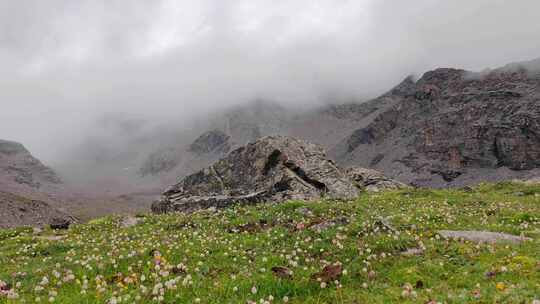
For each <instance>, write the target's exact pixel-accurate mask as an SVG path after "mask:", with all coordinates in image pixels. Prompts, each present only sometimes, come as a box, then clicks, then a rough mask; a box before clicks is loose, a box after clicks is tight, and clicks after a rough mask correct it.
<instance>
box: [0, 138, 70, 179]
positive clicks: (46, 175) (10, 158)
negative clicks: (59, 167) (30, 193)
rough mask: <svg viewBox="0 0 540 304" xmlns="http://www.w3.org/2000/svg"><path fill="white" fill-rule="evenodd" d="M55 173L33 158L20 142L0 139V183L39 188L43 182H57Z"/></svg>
mask: <svg viewBox="0 0 540 304" xmlns="http://www.w3.org/2000/svg"><path fill="white" fill-rule="evenodd" d="M59 183H61V180H60V178H59V177H58V175H56V173H55V172H54V171H53V170H52V169H50V168H48V167H46V166H45V165H43V164H42V163H41V162H40V161H39V160H38V159H36V158H34V157H33V156H32V155H31V154H30V152H28V150H26V148H24V146H23V145H21V144H20V143H16V142H12V141H6V140H0V185H1V186H3V187H4V189H5V188H8V187H9V186H13V185H15V186H27V187H30V188H33V189H40V188H41V187H42V186H43V185H45V184H59Z"/></svg>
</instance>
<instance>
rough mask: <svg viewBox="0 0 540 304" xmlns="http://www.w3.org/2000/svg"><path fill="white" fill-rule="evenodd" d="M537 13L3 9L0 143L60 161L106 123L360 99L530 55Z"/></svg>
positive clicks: (312, 5)
mask: <svg viewBox="0 0 540 304" xmlns="http://www.w3.org/2000/svg"><path fill="white" fill-rule="evenodd" d="M539 10H540V3H539V2H538V1H535V0H524V1H493V0H475V1H428V0H415V1H407V2H406V3H405V2H403V3H401V2H400V3H397V2H396V1H374V0H360V1H331V0H323V1H307V0H300V1H292V2H291V1H282V0H279V1H263V0H255V1H253V0H249V1H248V0H241V1H215V0H203V1H171V0H160V1H152V2H146V1H135V2H133V1H121V0H116V1H104V0H98V1H77V2H73V1H65V0H55V1H47V2H43V1H35V0H22V1H3V2H2V3H1V4H0V65H1V66H2V70H1V71H0V84H1V89H0V100H1V103H2V111H0V130H1V134H0V136H1V137H3V138H7V137H9V138H12V139H13V140H16V141H19V142H24V143H25V145H27V146H28V147H29V149H30V150H31V151H33V153H35V154H36V155H37V156H38V157H40V158H41V159H43V160H44V161H47V162H55V163H56V162H58V161H59V158H60V157H61V156H60V155H64V153H61V152H65V151H59V150H69V149H72V148H73V147H72V145H71V143H76V142H80V140H81V138H82V137H86V136H92V135H94V134H93V133H92V132H93V131H94V130H93V128H92V125H93V122H94V121H96V120H98V119H99V118H100V117H103V115H104V114H105V113H122V114H124V115H126V116H127V117H137V120H138V119H140V120H145V121H150V122H156V121H167V122H172V123H176V124H182V125H184V126H185V125H189V123H191V122H192V121H193V120H195V119H194V118H200V117H204V115H206V114H207V113H208V112H215V111H219V110H221V109H224V108H228V107H230V106H235V105H241V104H244V103H246V102H248V101H250V100H254V99H258V98H262V99H269V100H277V101H279V102H280V103H282V104H285V105H289V106H294V107H300V108H313V107H314V105H320V104H321V103H324V102H333V100H332V99H333V97H332V96H339V98H343V99H353V100H354V99H356V100H365V99H367V98H368V97H373V96H375V95H378V94H380V93H382V92H384V91H385V90H386V89H387V88H389V87H391V86H392V85H394V84H396V83H398V82H399V80H401V79H403V77H405V76H406V75H409V74H420V73H422V72H423V71H425V70H430V69H434V68H437V67H441V66H443V67H444V66H448V67H456V68H463V69H467V70H481V69H484V68H487V67H492V68H494V67H498V66H502V65H504V64H506V63H508V62H517V61H523V60H527V59H531V58H537V57H538V56H539V54H540V42H538V39H537V37H538V33H540V23H539V22H538V15H537V12H538V11H539ZM329 96H330V98H329ZM105 123H106V122H105ZM130 123H131V122H130ZM132 123H135V125H133V126H131V125H129V126H128V125H126V126H125V127H127V128H132V127H135V128H137V127H138V125H137V122H132Z"/></svg>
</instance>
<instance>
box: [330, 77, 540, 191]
mask: <svg viewBox="0 0 540 304" xmlns="http://www.w3.org/2000/svg"><path fill="white" fill-rule="evenodd" d="M538 80H539V78H538V77H535V76H533V75H531V74H530V73H527V71H525V70H523V69H495V70H491V71H489V72H487V73H473V72H468V71H464V70H458V69H447V68H441V69H436V70H433V71H429V72H427V73H425V74H424V75H423V76H422V77H421V78H420V79H419V80H418V81H416V82H412V81H405V82H404V83H403V84H402V86H403V87H404V88H405V89H404V90H401V91H400V90H398V91H396V90H393V91H390V92H388V93H387V94H385V95H383V96H381V97H379V98H376V99H375V100H372V101H368V102H366V104H369V103H381V102H384V101H387V100H391V101H393V103H392V106H391V107H387V108H385V109H384V110H383V111H382V112H380V113H378V114H377V115H376V117H374V118H373V119H372V121H370V122H367V123H366V125H365V126H362V127H361V128H358V129H356V130H354V131H352V132H351V134H350V136H348V137H347V138H345V139H344V140H343V141H342V143H340V144H339V145H337V146H336V147H335V148H333V149H332V150H331V152H332V153H333V154H334V155H336V157H335V158H336V159H337V160H338V161H339V162H340V164H341V165H344V166H346V165H355V166H356V165H360V166H368V165H370V164H371V166H372V167H374V168H375V169H377V170H380V171H382V172H385V173H386V174H392V175H391V176H392V177H393V178H399V179H400V180H402V181H405V182H407V183H409V184H415V185H418V186H427V187H431V186H437V187H441V186H464V185H470V184H475V183H478V182H480V181H501V180H509V179H512V178H521V177H523V176H526V175H529V174H528V173H527V172H533V171H537V172H538V169H539V168H540V136H538V134H540V123H539V122H540V103H539V102H538V100H539V97H540V82H539V81H538Z"/></svg>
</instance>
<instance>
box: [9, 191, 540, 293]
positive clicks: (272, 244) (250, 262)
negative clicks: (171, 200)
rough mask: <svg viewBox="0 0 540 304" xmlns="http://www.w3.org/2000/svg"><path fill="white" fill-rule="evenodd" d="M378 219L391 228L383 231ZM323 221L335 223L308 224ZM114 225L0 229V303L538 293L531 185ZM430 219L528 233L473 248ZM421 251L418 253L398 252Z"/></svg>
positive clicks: (538, 225)
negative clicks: (521, 239)
mask: <svg viewBox="0 0 540 304" xmlns="http://www.w3.org/2000/svg"><path fill="white" fill-rule="evenodd" d="M306 209H308V210H309V212H306ZM381 218H384V219H386V221H385V222H388V223H390V224H391V226H392V227H393V228H394V229H395V231H389V230H387V229H385V228H384V225H381ZM329 221H334V222H336V224H335V225H334V226H331V227H328V228H326V229H322V230H320V231H317V230H315V229H312V228H309V226H310V225H313V224H315V223H320V222H322V223H325V222H329ZM119 223H120V219H119V218H117V217H107V218H102V219H97V220H94V221H91V222H89V223H88V224H81V225H75V226H72V227H71V228H70V229H69V230H68V231H66V232H59V233H64V234H65V235H66V237H65V238H63V239H60V240H44V239H39V238H38V237H37V236H35V235H34V234H33V233H32V230H31V229H29V228H26V229H13V230H4V231H0V280H2V281H4V282H5V283H7V284H8V286H9V288H13V290H14V292H15V293H16V295H17V296H18V298H16V299H8V297H7V296H6V295H3V296H2V295H0V303H23V302H25V303H35V302H37V301H38V299H39V300H40V302H42V303H49V301H50V300H53V302H54V303H158V302H159V301H161V303H196V302H197V301H200V303H247V302H248V301H254V302H257V303H261V302H262V303H264V301H268V302H269V303H283V302H284V301H283V299H284V298H285V297H286V298H288V303H437V302H441V303H531V302H532V301H533V300H534V299H535V297H536V298H540V233H539V231H540V186H538V185H537V186H534V185H524V184H511V183H503V184H494V185H493V184H489V185H488V184H485V185H480V186H478V187H476V188H473V189H472V190H468V191H460V190H425V189H417V190H402V191H392V192H385V193H380V194H364V195H362V196H361V197H360V198H359V199H358V200H357V201H351V202H337V201H321V202H313V203H304V202H298V201H291V202H286V203H282V204H265V205H259V206H249V207H246V206H236V207H232V208H229V209H225V210H221V211H217V212H212V211H202V212H197V213H195V214H192V215H182V214H176V215H160V216H156V215H146V216H144V217H142V221H141V223H140V224H138V225H136V226H133V227H129V228H120V225H119ZM302 226H305V227H304V228H303V227H302ZM439 229H455V230H474V229H477V230H490V231H496V232H507V233H512V234H518V235H519V234H524V235H528V236H530V237H532V238H533V240H532V241H530V242H526V243H523V244H519V245H512V244H496V245H495V244H474V243H469V242H463V241H456V240H444V239H442V238H440V237H439V236H438V234H437V230H439ZM43 234H44V235H52V234H54V232H53V231H45V232H44V233H43ZM422 247H423V248H424V251H423V254H421V255H415V256H405V255H403V254H402V252H403V251H405V250H407V249H411V248H422ZM334 263H341V264H342V267H343V269H344V270H345V271H344V273H343V274H342V275H341V276H340V277H339V278H337V280H335V281H329V282H328V283H327V284H326V286H325V288H322V286H321V285H324V284H321V282H319V281H317V280H316V279H313V278H312V277H313V274H314V273H317V272H320V271H321V270H322V269H323V267H324V266H326V265H329V264H334ZM275 266H284V267H287V268H289V269H290V270H292V271H293V275H292V278H291V279H286V278H279V277H277V276H276V275H275V274H273V272H272V271H271V268H272V267H275ZM44 277H45V278H46V280H45V281H44V279H43V278H44ZM143 278H144V279H143ZM45 283H46V284H45ZM255 289H256V292H255ZM113 299H115V300H116V302H114V300H113ZM261 299H262V300H261ZM430 301H432V302H430Z"/></svg>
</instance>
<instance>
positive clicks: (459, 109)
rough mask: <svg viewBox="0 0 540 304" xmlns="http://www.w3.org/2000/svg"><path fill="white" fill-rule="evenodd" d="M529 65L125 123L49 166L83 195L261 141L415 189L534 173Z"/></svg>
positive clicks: (157, 187) (164, 179) (192, 167)
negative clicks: (347, 96)
mask: <svg viewBox="0 0 540 304" xmlns="http://www.w3.org/2000/svg"><path fill="white" fill-rule="evenodd" d="M539 71H540V59H538V60H533V61H529V62H522V63H512V64H509V65H506V66H504V67H501V68H497V69H493V70H485V71H482V72H469V71H465V70H460V69H453V68H441V69H436V70H433V71H429V72H426V73H425V74H424V75H423V76H422V77H420V78H419V79H415V78H414V77H411V76H410V77H407V78H405V80H403V81H402V82H401V83H400V84H398V85H397V86H396V87H394V88H392V89H391V90H389V91H388V92H387V93H385V94H383V95H381V96H379V97H377V98H374V99H372V100H368V101H361V100H347V101H343V100H342V101H336V100H334V101H333V102H334V103H332V104H329V105H324V106H319V107H310V108H299V107H296V108H294V107H290V106H287V105H284V104H282V103H279V102H273V101H269V100H256V101H254V102H251V103H247V104H244V105H241V106H235V107H231V108H228V109H226V110H216V111H215V112H213V113H211V114H208V115H206V116H202V117H197V118H194V119H193V121H183V122H182V124H176V125H175V124H167V123H166V122H162V121H152V122H149V121H142V120H140V119H136V118H131V117H128V116H126V115H109V116H107V117H105V118H104V119H102V120H100V121H99V122H98V123H96V126H95V127H94V128H92V130H94V131H96V130H97V131H96V132H95V133H96V134H94V135H93V136H92V137H88V138H86V139H85V140H84V141H83V142H82V144H81V145H80V146H79V148H78V149H76V150H74V151H73V153H71V156H70V157H67V158H66V159H71V161H64V162H63V163H62V164H58V166H56V168H57V170H58V171H59V172H60V173H61V174H62V176H63V177H65V179H66V180H67V181H69V182H70V183H73V181H78V184H79V185H80V187H79V188H80V189H84V190H85V191H86V192H88V193H97V192H99V193H106V194H107V195H109V196H118V195H123V194H126V193H141V192H143V193H151V194H152V195H154V194H157V193H159V192H160V191H161V190H162V189H163V188H165V187H166V186H168V185H172V184H175V183H177V182H178V181H179V180H181V179H182V178H184V177H186V176H188V175H190V174H193V173H195V172H197V171H199V170H200V169H202V168H205V167H208V166H210V165H211V164H212V163H214V162H216V161H217V160H219V159H221V158H223V157H225V156H226V155H227V154H228V153H229V152H230V151H233V150H235V149H236V148H238V147H241V146H243V145H245V144H246V143H249V142H253V141H255V140H257V139H259V138H262V137H265V136H271V135H286V136H291V137H295V138H298V139H302V140H307V141H309V142H312V143H315V144H319V145H321V146H322V147H323V148H324V149H326V151H328V155H329V157H330V158H332V159H333V160H335V161H336V162H337V163H338V164H339V165H340V166H342V167H349V166H360V167H365V168H373V169H376V170H378V171H381V172H382V173H384V174H385V175H386V176H389V177H391V178H395V179H397V180H400V181H402V182H405V183H408V184H414V185H418V186H434V187H447V186H463V185H469V184H475V183H478V182H480V181H483V180H486V181H497V180H506V179H514V178H519V179H530V178H534V177H537V176H540V174H539V172H538V171H539V169H538V167H539V164H538V159H539V157H538V151H539V144H538V136H539V135H538V134H539V133H538V121H539V119H538V117H539V110H538V107H539V97H538V95H539V94H540V93H539V89H540V88H539V78H540V76H539V75H540V72H539Z"/></svg>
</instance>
